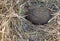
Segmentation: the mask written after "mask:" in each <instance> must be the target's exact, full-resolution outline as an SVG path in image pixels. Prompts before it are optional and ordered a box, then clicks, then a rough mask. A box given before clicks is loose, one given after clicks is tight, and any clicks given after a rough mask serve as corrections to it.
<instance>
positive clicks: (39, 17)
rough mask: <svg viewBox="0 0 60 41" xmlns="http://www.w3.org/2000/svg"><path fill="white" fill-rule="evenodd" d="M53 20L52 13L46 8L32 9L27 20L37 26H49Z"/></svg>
mask: <svg viewBox="0 0 60 41" xmlns="http://www.w3.org/2000/svg"><path fill="white" fill-rule="evenodd" d="M50 18H51V12H50V11H49V10H48V9H47V8H46V7H37V8H32V9H30V10H29V12H28V16H27V17H26V19H27V20H29V21H30V22H32V23H33V24H35V25H39V24H41V25H43V24H47V23H48V21H49V19H50Z"/></svg>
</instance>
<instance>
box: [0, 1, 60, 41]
mask: <svg viewBox="0 0 60 41" xmlns="http://www.w3.org/2000/svg"><path fill="white" fill-rule="evenodd" d="M38 1H40V0H38ZM41 1H43V2H45V3H44V4H45V6H47V7H48V8H49V9H50V10H51V11H52V12H53V14H52V15H53V17H52V19H51V20H49V21H48V24H45V25H33V24H32V23H31V22H29V21H28V20H26V19H25V18H24V17H25V16H26V15H21V14H20V13H19V10H20V8H21V7H23V6H24V4H26V1H25V2H23V3H20V2H21V1H20V0H0V41H56V39H57V41H59V40H60V39H59V38H60V14H59V13H60V10H59V8H60V0H41ZM27 2H28V3H29V2H30V1H27ZM52 4H54V5H55V7H54V6H53V5H52ZM30 5H31V4H30ZM40 5H41V4H40ZM54 8H57V9H54Z"/></svg>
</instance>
